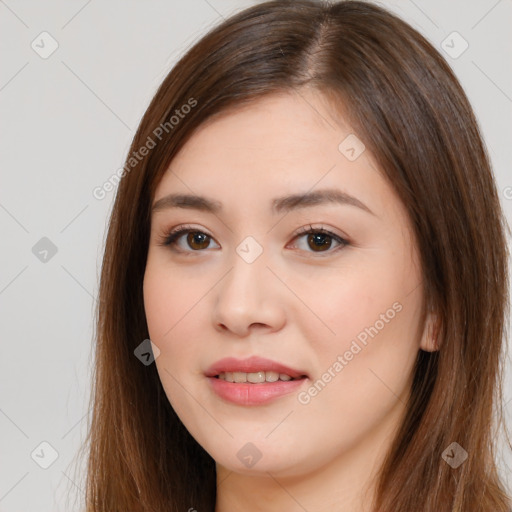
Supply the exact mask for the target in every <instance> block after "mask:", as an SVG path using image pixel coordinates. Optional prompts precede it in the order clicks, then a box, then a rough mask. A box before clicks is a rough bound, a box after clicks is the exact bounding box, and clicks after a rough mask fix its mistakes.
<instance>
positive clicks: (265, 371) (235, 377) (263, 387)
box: [205, 356, 309, 406]
mask: <svg viewBox="0 0 512 512" xmlns="http://www.w3.org/2000/svg"><path fill="white" fill-rule="evenodd" d="M205 376H206V377H208V381H209V382H210V384H211V388H212V390H213V391H214V393H215V394H216V395H217V396H218V397H219V398H221V399H223V400H225V401H228V402H231V403H234V404H237V405H243V406H247V405H263V404H266V403H268V402H271V401H273V400H275V399H277V398H280V397H283V396H285V395H290V394H291V393H293V392H294V391H297V390H298V389H299V388H300V387H302V385H303V384H304V382H305V381H306V380H308V379H309V377H308V374H307V373H306V372H304V371H303V370H298V369H294V368H291V367H289V366H286V365H284V364H282V363H278V362H277V361H271V360H270V359H265V358H261V357H257V356H252V357H250V358H248V359H235V358H225V359H221V360H220V361H217V362H216V363H214V364H213V365H212V366H211V367H210V368H209V369H208V370H207V371H206V372H205Z"/></svg>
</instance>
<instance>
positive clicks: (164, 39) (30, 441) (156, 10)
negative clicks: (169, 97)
mask: <svg viewBox="0 0 512 512" xmlns="http://www.w3.org/2000/svg"><path fill="white" fill-rule="evenodd" d="M254 3H257V2H251V1H247V0H244V1H241V0H236V1H235V0H230V1H224V0H208V1H207V0H193V1H188V2H171V1H167V2H164V1H156V0H148V1H144V2H143V1H134V0H131V1H128V0H123V1H121V0H104V1H103V2H99V1H92V0H89V1H66V2H64V1H55V0H50V1H46V2H40V1H37V0H27V1H23V2H16V1H14V0H6V1H1V0H0V15H1V16H0V34H1V35H0V45H1V46H0V52H1V55H0V56H1V62H2V67H1V70H0V109H1V110H0V119H1V124H0V130H1V133H0V141H1V142H0V143H1V160H2V161H1V167H0V168H1V184H2V186H1V188H0V227H1V230H2V231H1V233H2V234H1V244H2V247H3V249H2V251H1V254H2V260H1V261H2V263H1V266H0V268H1V273H0V314H1V324H0V329H1V349H2V352H1V353H2V357H1V358H0V375H1V387H0V433H1V435H0V461H1V463H0V511H3V512H7V511H8V512H13V511H22V510H23V511H50V510H51V511H57V510H58V511H63V510H67V511H68V510H69V511H71V510H80V503H81V501H82V498H83V476H84V473H83V468H80V467H78V465H76V464H75V459H76V454H77V450H78V448H79V446H80V444H81V442H82V440H83V438H84V436H85V433H86V427H87V425H86V420H85V415H86V411H87V403H88V398H89V390H90V371H91V361H92V359H91V355H92V350H93V349H92V344H91V340H92V339H93V335H94V326H93V311H94V306H95V301H96V299H95V297H96V296H97V290H98V276H99V269H100V266H101V255H102V251H103V243H104V235H105V228H106V223H107V219H108V216H109V213H110V210H111V206H112V200H113V198H114V192H110V193H109V194H107V197H106V198H104V199H103V200H98V199H95V198H94V197H93V195H92V191H93V189H94V188H95V187H97V186H101V185H102V184H103V183H104V182H105V181H106V180H107V179H108V178H109V177H110V176H111V175H112V174H113V173H114V172H115V171H116V170H117V169H118V168H119V167H122V165H123V163H124V158H125V156H126V154H127V152H128V149H129V144H130V141H131V138H132V136H133V135H134V133H135V129H136V127H137V125H138V122H139V120H140V118H141V116H142V114H143V112H144V110H145V108H146V107H147V105H148V102H149V101H150V99H151V97H152V96H153V94H154V93H155V92H156V88H157V87H158V85H159V84H160V82H161V81H162V80H163V78H164V77H165V75H166V74H167V73H168V71H169V69H170V68H171V67H172V65H173V64H174V63H175V62H176V61H177V59H178V56H180V55H181V54H182V53H183V52H184V51H185V50H186V49H187V48H188V47H189V46H190V45H191V44H192V43H193V42H195V41H196V40H197V39H198V38H200V36H201V35H202V34H204V33H205V32H206V31H207V29H208V28H209V27H211V26H213V25H215V24H217V23H218V22H219V21H220V20H221V18H222V17H227V16H229V15H230V14H231V13H233V12H234V11H237V10H239V9H241V8H243V7H246V6H249V5H252V4H254ZM381 4H382V5H384V6H387V7H389V8H391V9H392V10H393V11H395V12H397V13H398V14H399V15H400V16H402V17H403V18H404V19H405V20H406V21H408V22H409V23H411V24H412V25H413V26H414V27H416V28H417V29H418V30H419V31H420V32H422V33H423V34H424V35H425V36H426V37H427V38H428V39H429V40H430V41H431V42H432V43H433V44H434V45H435V46H436V47H437V48H439V49H440V51H441V52H442V53H443V52H444V50H443V49H442V46H441V44H442V41H445V40H446V41H447V43H448V44H449V45H450V46H452V47H453V48H452V49H451V50H450V51H451V52H452V53H454V52H458V51H460V50H461V49H462V48H463V47H462V46H461V45H462V44H463V42H462V41H461V40H460V39H457V36H455V39H454V36H450V37H451V38H448V39H446V38H447V36H449V35H450V34H451V33H452V32H453V31H457V32H458V33H459V34H460V35H461V36H462V37H463V38H464V40H466V41H467V42H468V44H469V47H468V49H467V50H466V51H465V52H464V53H462V54H461V55H460V56H458V57H457V58H453V56H452V57H451V56H449V55H446V54H445V56H446V58H447V60H448V61H449V62H450V64H451V65H452V67H453V68H454V70H455V73H456V74H457V76H458V77H459V79H460V80H461V82H462V84H463V86H464V88H465V90H466V92H467V94H468V96H469V99H470V101H471V102H472V104H473V106H474V109H475V111H476V114H477V117H478V120H479V122H480V124H481V128H482V131H483V135H484V138H485V140H486V143H487V145H488V147H489V151H490V155H491V158H492V162H493V165H494V170H495V174H496V178H497V182H498V186H499V189H500V194H501V199H502V203H503V206H504V209H505V211H506V214H507V218H508V219H509V222H510V219H511V217H512V215H511V214H512V175H511V173H510V164H511V161H512V153H511V152H512V149H511V148H512V144H511V143H512V141H511V140H510V135H511V133H512V130H511V124H512V116H511V111H512V99H511V98H512V73H511V69H510V62H511V54H512V51H511V40H512V36H511V30H510V27H512V23H511V22H512V1H511V0H500V1H496V0H479V1H474V2H464V1H462V0H458V1H452V2H446V1H441V0H435V1H429V2H427V1H426V0H414V1H413V0H404V1H397V0H395V1H384V2H381ZM44 31H46V32H48V33H49V34H50V35H51V37H52V38H53V39H54V40H56V42H57V44H58V48H57V50H56V51H55V52H54V53H53V54H51V55H50V56H48V57H47V58H42V57H41V56H40V54H41V52H43V51H45V52H48V51H49V50H50V49H51V39H50V38H49V36H40V34H41V33H42V32H44ZM41 39H43V41H41ZM33 41H34V43H33ZM32 44H34V45H35V46H36V48H37V51H38V52H39V53H37V52H36V50H35V49H33V48H32V46H31V45H32ZM445 44H446V43H445ZM507 187H509V188H507ZM43 237H47V238H48V239H49V240H50V241H51V244H53V246H54V247H55V248H56V249H57V252H56V253H55V254H52V251H51V248H50V244H49V242H48V240H43V241H40V240H41V239H42V238H43ZM36 244H38V245H36ZM34 246H36V248H35V249H33V248H34ZM44 249H47V250H49V252H48V253H44ZM39 251H43V252H39ZM41 258H43V259H44V258H46V261H41ZM507 365H508V366H507V391H506V400H507V408H506V409H507V416H508V418H509V421H512V418H511V417H512V414H511V412H512V386H510V382H511V379H510V375H511V371H510V360H507ZM42 442H47V443H49V444H50V445H51V446H52V447H53V449H55V450H56V453H57V454H58V457H57V459H56V460H55V461H54V462H53V463H51V462H52V450H51V449H50V448H49V447H48V446H47V445H42V446H41V443H42ZM34 450H35V451H34ZM31 454H32V455H31ZM50 463H51V465H50V466H49V467H48V468H47V469H44V468H42V467H41V465H45V464H50ZM499 463H500V468H501V471H502V472H503V474H504V475H507V476H508V475H509V474H510V467H511V466H512V463H511V460H510V454H508V455H507V456H506V459H505V460H501V459H500V461H499ZM507 465H508V468H506V466H507ZM509 486H510V483H509ZM66 493H69V496H70V499H69V501H67V500H66Z"/></svg>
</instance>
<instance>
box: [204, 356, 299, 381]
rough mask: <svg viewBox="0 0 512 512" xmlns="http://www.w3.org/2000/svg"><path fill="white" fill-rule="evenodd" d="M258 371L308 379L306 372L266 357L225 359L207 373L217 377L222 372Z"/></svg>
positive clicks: (206, 373)
mask: <svg viewBox="0 0 512 512" xmlns="http://www.w3.org/2000/svg"><path fill="white" fill-rule="evenodd" d="M258 371H266V372H270V371H274V372H278V373H285V374H286V375H289V376H290V377H292V378H293V379H297V378H299V377H307V374H306V372H304V371H301V370H297V369H294V368H290V367H289V366H286V365H284V364H281V363H278V362H277V361H272V360H270V359H266V358H264V357H259V356H251V357H249V358H247V359H236V358H235V357H225V358H224V359H220V360H219V361H217V362H215V363H213V364H212V365H211V366H210V367H209V368H208V369H207V370H206V372H205V375H206V376H207V377H216V376H217V375H219V374H220V373H221V372H245V373H254V372H258Z"/></svg>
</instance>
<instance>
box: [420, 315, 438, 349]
mask: <svg viewBox="0 0 512 512" xmlns="http://www.w3.org/2000/svg"><path fill="white" fill-rule="evenodd" d="M420 348H421V349H422V350H424V351H425V352H436V351H438V350H439V318H438V315H437V314H436V313H434V312H429V313H428V315H427V319H426V321H425V328H424V329H423V336H422V338H421V343H420Z"/></svg>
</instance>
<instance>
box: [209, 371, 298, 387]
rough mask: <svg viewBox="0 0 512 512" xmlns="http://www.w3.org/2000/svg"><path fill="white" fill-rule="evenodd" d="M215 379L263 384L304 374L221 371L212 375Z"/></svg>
mask: <svg viewBox="0 0 512 512" xmlns="http://www.w3.org/2000/svg"><path fill="white" fill-rule="evenodd" d="M213 377H214V378H216V379H221V380H225V381H226V382H236V383H244V382H247V383H249V384H264V383H265V382H277V381H283V382H287V381H290V380H300V379H305V378H306V377H307V376H306V375H301V376H300V377H292V376H290V375H288V374H287V373H279V372H276V371H272V370H269V371H263V370H260V371H257V372H250V373H247V372H221V373H219V374H218V375H214V376H213Z"/></svg>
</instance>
